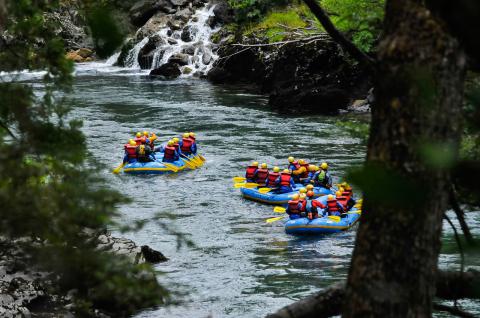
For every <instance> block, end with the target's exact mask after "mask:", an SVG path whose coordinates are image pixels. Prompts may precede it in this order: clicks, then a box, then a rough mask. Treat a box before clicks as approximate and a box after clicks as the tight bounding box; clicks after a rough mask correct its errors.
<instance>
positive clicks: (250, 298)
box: [69, 64, 480, 317]
mask: <svg viewBox="0 0 480 318" xmlns="http://www.w3.org/2000/svg"><path fill="white" fill-rule="evenodd" d="M69 97H70V102H71V104H72V106H73V111H72V116H74V117H75V118H79V119H82V120H83V121H84V128H83V130H84V132H85V134H86V135H87V141H88V148H89V150H90V151H91V152H92V154H94V155H95V156H96V158H97V159H98V160H99V161H100V162H103V163H105V165H106V166H105V168H103V169H102V170H101V171H99V173H100V174H102V175H103V176H104V177H105V178H106V180H107V183H108V186H110V187H111V188H113V189H116V190H118V191H120V192H121V193H123V194H124V195H125V196H128V197H130V198H132V200H133V202H132V203H131V204H129V205H125V206H121V207H120V217H119V220H118V221H119V222H120V223H123V224H132V223H133V222H134V221H139V220H142V221H143V220H150V222H148V223H147V224H146V225H145V226H144V227H143V228H142V229H141V230H139V231H138V232H136V233H126V234H122V235H124V236H127V237H129V238H131V239H133V240H135V241H136V242H137V243H138V244H140V245H143V244H147V245H149V246H151V247H152V248H154V249H157V250H159V251H161V252H162V253H164V254H165V255H166V256H167V257H168V258H169V259H170V260H169V261H168V262H166V263H162V264H158V265H156V269H157V270H159V271H161V272H162V273H161V274H160V273H159V281H160V282H161V283H162V284H164V285H165V286H167V287H168V288H170V289H171V290H174V291H176V292H180V293H186V295H184V296H183V297H182V304H181V305H179V306H170V307H167V308H155V309H151V310H147V311H143V312H141V313H139V314H138V315H136V317H262V316H264V315H266V314H267V313H270V312H272V311H274V310H276V309H278V308H281V307H282V306H285V305H287V304H289V303H291V302H293V301H295V300H298V299H300V298H302V297H304V296H307V295H309V294H311V293H312V292H315V291H317V290H319V289H321V288H324V287H326V286H328V285H330V284H332V283H334V282H336V281H339V280H342V279H344V278H345V277H346V275H347V272H348V265H349V261H350V257H351V252H352V248H353V246H354V239H355V229H353V230H350V231H347V232H344V233H340V234H336V235H329V236H325V237H307V238H300V237H294V236H290V235H286V234H285V233H284V230H283V226H282V223H281V222H276V223H272V224H266V223H265V221H264V220H265V219H266V218H268V217H272V216H276V215H274V213H273V212H272V207H271V206H265V205H260V204H258V203H254V202H250V201H247V200H245V199H242V198H241V196H240V194H239V191H238V190H236V189H233V187H232V177H233V176H237V175H242V174H243V173H244V168H245V166H246V165H247V164H248V163H249V162H251V161H252V160H257V161H259V162H266V163H268V164H269V165H279V166H285V165H286V163H287V160H286V158H287V156H289V155H293V156H295V157H298V158H306V159H308V160H310V161H311V162H314V163H320V162H321V161H324V160H325V161H328V163H329V164H330V167H331V174H332V175H333V177H334V180H335V181H337V180H338V179H339V178H340V177H341V176H343V175H344V174H345V172H346V170H347V169H348V168H349V167H351V166H354V165H359V164H361V162H362V161H363V159H364V157H365V151H366V147H365V146H364V145H363V144H362V143H361V139H359V138H354V137H352V136H351V135H350V134H348V133H347V132H345V131H344V129H342V128H340V127H339V126H338V125H336V122H337V121H339V120H344V119H349V118H351V117H352V116H353V118H355V116H356V115H342V116H340V117H327V116H320V115H311V116H298V117H288V116H284V115H280V114H278V113H276V112H274V111H272V110H270V109H269V107H268V105H267V99H266V98H265V96H260V95H254V94H250V93H247V91H246V90H244V89H242V88H241V87H238V86H232V87H220V86H213V85H211V84H209V83H208V82H206V81H203V80H198V79H178V80H175V81H160V80H151V79H149V78H148V77H147V76H146V75H145V74H144V73H132V72H131V71H126V70H121V69H115V68H111V67H106V66H102V65H101V64H90V65H79V66H78V67H77V71H76V79H75V83H74V91H73V93H71V95H70V96H69ZM143 130H148V131H153V132H155V133H156V134H157V135H158V136H159V139H160V140H161V141H165V140H167V139H169V138H171V137H173V136H178V135H179V134H181V133H183V132H185V131H194V132H196V133H197V139H198V144H199V151H200V152H201V153H202V154H203V155H204V156H205V157H206V158H207V162H206V164H205V165H204V166H203V167H202V168H200V169H198V170H193V171H187V172H185V173H181V174H173V175H168V176H129V175H122V174H120V175H113V174H112V173H111V169H112V168H113V167H115V166H117V165H118V164H119V163H120V162H121V160H122V155H123V149H122V147H123V144H124V143H125V142H126V141H127V140H128V139H129V138H132V136H133V134H134V133H135V132H137V131H143ZM155 219H158V220H159V221H160V222H164V223H166V224H167V225H168V228H169V230H170V231H177V232H179V233H183V234H185V235H186V236H187V237H188V238H189V239H191V240H192V241H193V242H194V243H195V246H194V247H181V248H178V246H177V237H176V236H175V235H173V234H172V233H167V232H166V231H165V230H164V229H163V227H162V226H161V225H159V224H158V222H157V221H155ZM468 219H469V222H471V224H472V229H473V231H474V233H476V234H477V235H478V233H479V232H480V218H479V217H478V214H477V213H475V214H472V213H470V214H468ZM113 230H114V231H115V229H113ZM379 239H381V238H379ZM445 242H446V243H447V244H446V248H444V252H443V254H442V256H441V258H440V263H441V266H442V267H444V268H446V267H458V262H459V257H458V255H457V254H456V253H455V251H454V250H455V249H454V248H453V246H454V244H453V238H452V231H451V229H449V228H448V227H447V226H445ZM467 265H470V266H476V267H477V268H478V267H479V265H480V258H479V256H478V255H477V256H472V257H469V258H467ZM462 304H463V305H465V308H467V309H471V310H474V311H476V312H479V309H478V308H480V303H478V302H462ZM438 316H439V317H440V316H441V315H438Z"/></svg>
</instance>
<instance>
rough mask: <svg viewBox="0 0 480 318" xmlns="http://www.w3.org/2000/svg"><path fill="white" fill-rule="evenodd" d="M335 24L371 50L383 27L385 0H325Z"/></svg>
mask: <svg viewBox="0 0 480 318" xmlns="http://www.w3.org/2000/svg"><path fill="white" fill-rule="evenodd" d="M321 3H322V5H323V6H324V8H325V10H326V11H327V12H328V13H329V15H330V18H331V19H332V22H333V23H334V24H335V26H336V27H337V28H338V29H339V30H341V31H343V32H346V33H348V34H350V35H351V37H352V39H353V42H354V43H355V44H356V45H357V46H359V47H360V48H361V49H363V50H364V51H367V52H368V51H371V50H372V48H373V46H374V44H375V42H376V40H377V38H378V36H379V34H380V31H381V28H382V21H383V15H384V11H385V10H384V8H385V0H341V1H338V0H323V1H321Z"/></svg>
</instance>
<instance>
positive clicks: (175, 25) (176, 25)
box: [168, 20, 183, 31]
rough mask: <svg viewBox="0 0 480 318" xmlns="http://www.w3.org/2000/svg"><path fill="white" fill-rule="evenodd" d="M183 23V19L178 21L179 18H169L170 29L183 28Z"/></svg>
mask: <svg viewBox="0 0 480 318" xmlns="http://www.w3.org/2000/svg"><path fill="white" fill-rule="evenodd" d="M182 25H183V23H182V22H181V21H177V20H169V21H168V26H169V27H170V29H171V30H172V31H178V30H181V29H182Z"/></svg>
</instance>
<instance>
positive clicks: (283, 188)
mask: <svg viewBox="0 0 480 318" xmlns="http://www.w3.org/2000/svg"><path fill="white" fill-rule="evenodd" d="M276 183H277V184H278V185H279V186H280V187H279V189H278V193H287V192H292V191H293V188H294V187H295V182H294V181H293V178H292V172H291V171H290V170H288V169H285V170H283V171H282V172H281V173H280V176H279V177H278V179H277V181H276Z"/></svg>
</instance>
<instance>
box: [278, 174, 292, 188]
mask: <svg viewBox="0 0 480 318" xmlns="http://www.w3.org/2000/svg"><path fill="white" fill-rule="evenodd" d="M291 179H292V176H291V175H290V174H289V173H283V172H282V173H280V185H281V186H283V187H289V186H290V180H291Z"/></svg>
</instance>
